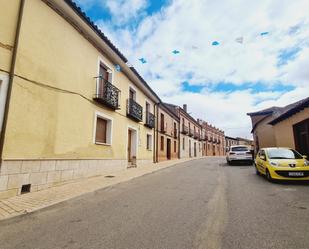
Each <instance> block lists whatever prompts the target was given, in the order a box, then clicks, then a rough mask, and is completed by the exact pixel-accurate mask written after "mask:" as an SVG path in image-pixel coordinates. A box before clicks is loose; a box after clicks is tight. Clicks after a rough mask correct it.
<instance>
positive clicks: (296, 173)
mask: <svg viewBox="0 0 309 249" xmlns="http://www.w3.org/2000/svg"><path fill="white" fill-rule="evenodd" d="M289 176H304V172H289Z"/></svg>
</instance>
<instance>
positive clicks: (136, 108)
mask: <svg viewBox="0 0 309 249" xmlns="http://www.w3.org/2000/svg"><path fill="white" fill-rule="evenodd" d="M127 116H128V117H129V118H131V119H133V120H134V121H137V122H141V121H143V107H142V106H141V105H139V104H138V103H137V102H135V100H134V99H128V100H127Z"/></svg>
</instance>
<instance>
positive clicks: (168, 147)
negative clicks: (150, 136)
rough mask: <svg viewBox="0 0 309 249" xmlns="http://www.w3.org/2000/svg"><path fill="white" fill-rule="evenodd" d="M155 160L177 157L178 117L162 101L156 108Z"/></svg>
mask: <svg viewBox="0 0 309 249" xmlns="http://www.w3.org/2000/svg"><path fill="white" fill-rule="evenodd" d="M156 116H157V125H156V127H157V128H156V148H157V149H156V162H160V161H165V160H171V159H178V158H179V156H180V155H179V132H180V129H179V117H178V116H177V115H176V114H175V113H174V112H173V111H172V110H170V109H169V107H168V106H166V105H165V104H164V103H160V104H159V105H158V108H157V115H156Z"/></svg>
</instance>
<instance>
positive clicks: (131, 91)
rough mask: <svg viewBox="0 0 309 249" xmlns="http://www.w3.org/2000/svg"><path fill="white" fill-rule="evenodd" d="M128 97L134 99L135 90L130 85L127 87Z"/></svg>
mask: <svg viewBox="0 0 309 249" xmlns="http://www.w3.org/2000/svg"><path fill="white" fill-rule="evenodd" d="M129 99H133V100H135V99H136V92H135V91H134V90H133V88H131V87H130V89H129Z"/></svg>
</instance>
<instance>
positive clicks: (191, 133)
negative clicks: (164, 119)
mask: <svg viewBox="0 0 309 249" xmlns="http://www.w3.org/2000/svg"><path fill="white" fill-rule="evenodd" d="M193 135H194V132H193V130H192V129H189V136H190V137H193Z"/></svg>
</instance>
